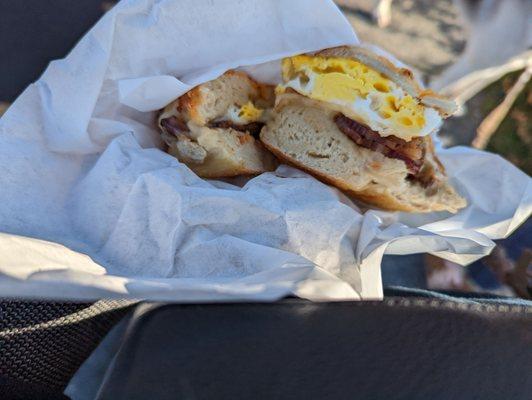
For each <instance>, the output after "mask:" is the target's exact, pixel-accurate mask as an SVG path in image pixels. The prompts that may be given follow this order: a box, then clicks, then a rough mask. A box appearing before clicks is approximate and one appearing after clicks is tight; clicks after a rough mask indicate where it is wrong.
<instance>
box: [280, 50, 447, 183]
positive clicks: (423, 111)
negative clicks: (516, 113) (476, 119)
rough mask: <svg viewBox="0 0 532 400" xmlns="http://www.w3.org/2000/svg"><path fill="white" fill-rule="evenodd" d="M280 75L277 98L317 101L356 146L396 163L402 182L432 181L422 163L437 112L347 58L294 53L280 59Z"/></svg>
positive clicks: (437, 121) (438, 123) (436, 124)
mask: <svg viewBox="0 0 532 400" xmlns="http://www.w3.org/2000/svg"><path fill="white" fill-rule="evenodd" d="M282 73H283V81H284V84H282V85H279V86H278V88H277V93H278V94H280V93H284V92H290V91H295V92H297V93H299V94H300V95H303V96H305V97H308V98H310V99H313V100H318V101H320V102H323V103H324V104H326V106H327V107H328V108H332V109H334V110H335V111H336V112H337V113H336V115H335V117H334V122H335V123H336V125H337V127H338V129H339V130H340V131H342V132H343V133H344V134H345V135H346V136H347V137H349V138H350V139H351V140H353V141H354V142H355V143H356V144H357V145H359V146H361V147H364V148H367V149H370V150H373V151H377V152H379V153H382V154H383V155H384V156H385V157H388V158H393V159H398V160H402V161H403V162H404V163H405V166H406V168H407V170H408V176H407V178H408V179H410V180H413V181H415V182H417V183H420V184H422V185H423V186H424V187H427V186H430V185H432V184H434V183H435V181H436V178H435V174H434V170H433V169H431V171H432V172H430V173H428V172H427V168H426V167H425V166H424V164H425V155H426V152H427V146H428V143H429V141H430V139H429V135H430V133H432V132H434V131H436V130H437V129H438V128H439V127H440V126H441V123H442V117H441V116H440V114H439V113H438V111H437V110H435V109H434V108H431V107H427V106H425V105H424V104H422V103H421V102H420V101H419V100H418V99H416V98H414V97H412V96H411V95H409V94H408V93H406V91H405V90H404V89H403V88H401V87H400V86H399V85H398V84H397V83H395V82H394V81H392V80H390V79H388V78H387V77H386V76H384V75H383V74H382V73H380V72H379V71H376V70H375V69H373V68H371V67H369V66H367V65H365V64H363V63H361V62H359V61H356V60H353V59H347V58H337V57H320V56H308V55H299V56H294V57H290V58H285V59H284V60H283V63H282ZM438 167H439V166H438Z"/></svg>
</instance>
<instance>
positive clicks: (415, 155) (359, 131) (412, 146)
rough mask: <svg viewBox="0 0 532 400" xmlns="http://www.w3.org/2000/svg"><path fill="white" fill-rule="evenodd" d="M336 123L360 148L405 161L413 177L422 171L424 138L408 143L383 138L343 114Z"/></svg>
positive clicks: (414, 139)
mask: <svg viewBox="0 0 532 400" xmlns="http://www.w3.org/2000/svg"><path fill="white" fill-rule="evenodd" d="M334 122H335V123H336V125H337V126H338V128H339V129H340V130H341V131H342V132H343V133H344V134H345V135H346V136H348V137H349V138H350V139H351V140H353V141H354V142H355V143H356V144H358V145H359V146H362V147H365V148H366V149H370V150H373V151H378V152H379V153H382V154H383V155H384V156H386V157H388V158H395V159H398V160H401V161H403V162H404V163H405V164H406V168H407V169H408V171H409V172H410V173H411V174H412V175H414V176H415V175H416V174H417V173H419V171H420V170H421V167H422V166H423V162H424V158H425V142H424V140H423V138H420V137H418V138H413V139H412V140H411V141H409V142H407V141H406V140H403V139H401V138H398V137H396V136H387V137H382V136H381V135H379V133H378V132H375V131H374V130H372V129H370V128H368V127H367V126H365V125H362V124H360V123H358V122H356V121H353V120H352V119H350V118H347V117H346V116H345V115H343V114H337V115H336V116H335V117H334Z"/></svg>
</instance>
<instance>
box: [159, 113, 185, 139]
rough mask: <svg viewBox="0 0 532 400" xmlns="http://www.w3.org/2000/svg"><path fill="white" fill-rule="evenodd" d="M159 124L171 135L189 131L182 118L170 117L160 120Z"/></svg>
mask: <svg viewBox="0 0 532 400" xmlns="http://www.w3.org/2000/svg"><path fill="white" fill-rule="evenodd" d="M161 126H162V127H163V129H164V130H166V132H168V133H169V134H171V135H174V136H178V135H179V133H180V132H189V129H188V126H187V124H186V123H185V121H183V120H182V119H179V118H177V117H170V118H165V119H163V120H161Z"/></svg>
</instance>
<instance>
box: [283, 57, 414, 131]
mask: <svg viewBox="0 0 532 400" xmlns="http://www.w3.org/2000/svg"><path fill="white" fill-rule="evenodd" d="M282 70H283V78H284V80H285V82H287V81H291V80H294V79H299V81H300V83H301V86H302V87H303V86H305V87H307V88H308V89H307V90H309V93H304V94H305V95H307V96H309V97H310V98H313V99H316V100H321V101H328V102H340V103H343V104H345V103H347V104H352V103H353V102H354V101H355V100H356V99H357V98H363V99H366V98H367V97H368V95H371V97H370V98H371V101H372V108H374V109H375V111H377V112H378V114H379V115H380V117H381V118H383V119H385V120H388V121H389V123H390V125H392V126H400V127H401V128H402V129H406V130H412V131H413V130H418V129H421V128H423V126H424V125H425V116H424V115H425V108H424V107H423V106H422V105H420V104H419V103H418V102H417V100H416V99H415V98H413V97H412V96H410V95H408V94H406V93H404V95H403V96H400V97H398V96H397V90H398V89H399V87H398V86H397V85H396V84H395V83H394V82H392V81H391V80H389V79H388V78H386V77H385V76H384V75H382V74H381V73H380V72H378V71H376V70H374V69H372V68H371V67H369V66H367V65H365V64H362V63H360V62H358V61H355V60H351V59H345V58H335V57H330V58H329V57H327V58H325V57H314V56H306V55H300V56H295V57H290V58H285V59H284V60H283V63H282ZM311 79H312V80H313V82H312V85H309V82H310V80H311ZM399 90H402V89H399ZM394 92H395V93H394Z"/></svg>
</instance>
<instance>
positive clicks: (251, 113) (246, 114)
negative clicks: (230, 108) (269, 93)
mask: <svg viewBox="0 0 532 400" xmlns="http://www.w3.org/2000/svg"><path fill="white" fill-rule="evenodd" d="M261 115H262V110H261V109H260V108H257V107H255V105H254V104H253V103H252V102H251V101H248V102H247V103H246V104H244V105H243V106H242V107H240V110H239V112H238V116H239V117H240V118H242V119H243V120H246V121H257V120H258V119H259V118H260V117H261Z"/></svg>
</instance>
